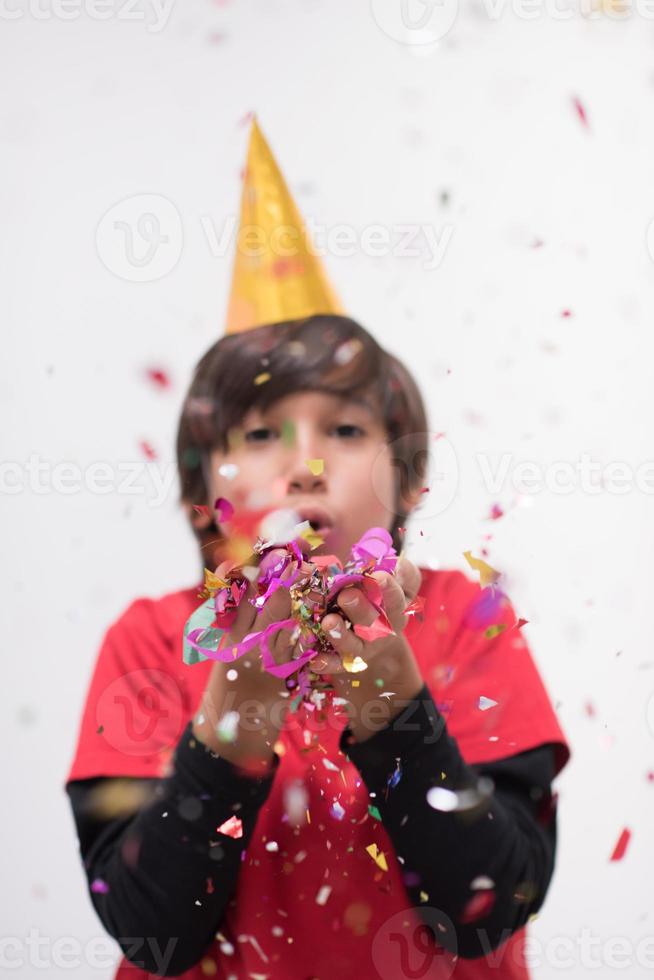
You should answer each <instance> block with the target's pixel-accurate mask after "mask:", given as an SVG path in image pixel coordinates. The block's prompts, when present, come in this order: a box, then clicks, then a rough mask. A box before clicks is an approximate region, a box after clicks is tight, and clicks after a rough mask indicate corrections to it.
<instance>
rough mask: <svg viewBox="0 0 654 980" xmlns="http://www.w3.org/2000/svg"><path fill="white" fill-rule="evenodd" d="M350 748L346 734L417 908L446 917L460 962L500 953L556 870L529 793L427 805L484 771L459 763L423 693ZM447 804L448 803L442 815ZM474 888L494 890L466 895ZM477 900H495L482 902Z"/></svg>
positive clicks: (550, 838) (513, 788)
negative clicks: (434, 794) (459, 807)
mask: <svg viewBox="0 0 654 980" xmlns="http://www.w3.org/2000/svg"><path fill="white" fill-rule="evenodd" d="M347 739H348V736H347V735H346V734H344V737H343V739H342V749H343V751H345V752H346V753H347V754H348V755H349V757H350V758H351V760H352V761H353V762H354V763H355V764H356V765H357V767H358V768H359V770H360V772H361V774H362V777H363V779H364V781H365V783H366V785H367V787H368V790H369V791H370V792H371V793H374V794H375V796H374V797H373V800H372V801H371V802H374V804H375V806H377V808H378V809H379V812H380V816H381V819H382V821H383V823H384V826H385V829H386V831H387V833H388V835H389V837H390V838H391V841H392V842H393V846H394V849H395V851H396V854H397V855H398V857H399V858H401V859H402V864H403V872H404V874H405V882H406V887H407V891H408V893H409V895H410V897H411V899H412V901H413V903H414V905H415V906H416V907H417V908H418V909H419V908H420V907H421V906H428V907H429V908H431V909H433V908H437V909H439V910H441V911H442V912H443V913H445V915H446V916H447V917H448V918H449V920H450V921H451V922H452V924H453V926H454V928H455V930H456V940H455V944H456V952H458V954H459V955H460V956H463V957H470V958H471V957H477V956H482V955H483V954H484V953H485V952H489V951H490V950H491V949H493V948H495V947H497V946H499V945H500V944H501V943H502V942H503V941H504V940H506V939H508V937H509V936H510V935H511V934H512V933H513V932H515V931H516V930H517V929H518V928H520V927H521V926H522V925H524V924H525V923H526V921H527V919H528V918H529V916H530V915H531V914H532V913H533V912H535V911H536V910H537V909H538V908H539V907H540V905H541V904H542V901H543V899H544V897H545V893H546V891H547V887H548V885H549V881H550V879H551V875H552V870H553V864H554V851H555V824H554V822H553V821H552V822H551V823H550V825H549V827H548V828H546V827H544V826H541V825H540V824H539V822H538V820H537V819H536V816H535V810H536V805H535V804H533V803H532V804H530V800H529V790H528V787H527V785H526V784H524V785H523V786H522V788H519V787H518V785H517V783H516V784H515V785H510V784H509V782H508V781H507V782H506V784H505V785H504V786H503V787H502V788H499V787H496V788H495V790H494V791H493V792H492V793H491V794H490V795H489V796H488V797H487V798H486V799H485V800H484V799H480V801H479V803H478V804H477V805H476V806H475V807H474V808H472V809H468V810H466V811H458V812H457V811H456V810H453V811H448V810H446V809H437V808H435V807H434V806H432V805H430V803H429V802H428V801H427V794H428V792H429V790H430V789H432V788H434V787H441V788H444V789H447V790H450V791H454V792H460V791H461V790H465V789H470V788H472V787H475V786H476V785H477V782H478V776H479V774H480V772H483V767H471V766H468V765H467V764H466V763H465V761H464V759H463V757H462V756H461V753H460V751H459V748H458V745H457V742H456V740H455V739H454V738H452V737H451V736H450V735H449V734H448V732H447V728H446V725H445V720H444V718H443V716H442V715H441V714H440V712H439V711H438V708H437V707H436V705H435V704H434V702H433V700H432V698H431V696H430V694H429V691H428V689H427V688H426V686H425V687H424V688H423V690H422V691H421V693H420V696H419V698H417V699H416V701H415V702H414V703H413V704H412V705H411V706H410V707H409V708H407V709H406V710H405V711H403V712H402V713H401V714H400V715H398V716H397V717H396V718H395V720H394V722H393V724H392V725H391V726H390V727H388V728H386V729H384V730H382V731H380V732H378V733H377V734H376V735H375V736H373V737H372V738H371V739H369V740H367V741H365V742H362V743H361V742H358V741H357V740H352V741H351V742H350V743H349V745H348V742H347ZM398 758H399V760H400V763H399V766H398V765H397V761H396V760H397V759H398ZM489 770H490V771H492V767H489ZM394 773H395V775H393V774H394ZM391 784H393V785H391ZM432 802H436V803H437V804H439V805H440V803H439V801H438V800H434V799H433V798H432ZM452 802H453V798H452V797H449V798H447V799H446V800H445V802H444V804H443V806H447V805H448V804H449V803H452ZM480 878H483V879H490V880H491V882H492V883H493V884H492V888H491V889H484V888H482V889H476V888H473V887H472V885H473V882H475V879H480ZM485 884H488V882H485ZM484 890H487V891H488V892H490V891H492V893H493V894H492V895H490V894H487V895H486V896H485V897H480V893H481V891H484ZM485 901H487V902H488V905H487V907H486V908H485V909H484V904H483V903H484V902H485ZM447 943H449V937H448V936H447V935H444V937H443V943H442V945H446V944H447ZM448 948H450V947H449V946H448ZM452 951H455V950H454V948H453V947H452Z"/></svg>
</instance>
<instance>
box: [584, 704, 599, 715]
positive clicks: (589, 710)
mask: <svg viewBox="0 0 654 980" xmlns="http://www.w3.org/2000/svg"><path fill="white" fill-rule="evenodd" d="M584 711H585V712H586V716H587V717H588V718H594V717H595V713H596V712H595V705H594V704H593V702H592V701H586V704H585V705H584Z"/></svg>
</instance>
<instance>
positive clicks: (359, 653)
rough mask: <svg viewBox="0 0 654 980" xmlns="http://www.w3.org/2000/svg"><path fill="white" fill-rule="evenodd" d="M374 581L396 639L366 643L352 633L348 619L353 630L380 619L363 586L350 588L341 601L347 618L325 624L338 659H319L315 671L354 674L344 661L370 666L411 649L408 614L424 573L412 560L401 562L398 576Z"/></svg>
mask: <svg viewBox="0 0 654 980" xmlns="http://www.w3.org/2000/svg"><path fill="white" fill-rule="evenodd" d="M371 577H372V578H374V579H375V581H376V582H378V583H379V586H380V588H381V589H382V592H383V604H384V610H385V612H386V615H387V617H388V621H389V623H390V625H391V628H392V629H393V630H394V631H395V634H396V635H389V636H385V637H379V638H378V639H376V640H373V641H365V640H363V639H362V638H361V637H359V636H357V635H356V633H355V632H354V630H353V629H351V628H350V629H348V627H347V626H346V618H347V619H348V620H349V621H350V623H352V626H354V625H357V624H360V625H362V626H370V625H371V624H372V623H373V622H374V621H375V620H376V619H377V616H378V613H377V610H376V609H375V607H374V606H373V605H372V603H371V602H370V601H369V599H368V598H367V596H366V594H365V592H364V591H363V589H362V588H360V587H359V585H356V586H348V587H346V588H345V589H343V590H342V591H341V592H340V593H339V595H338V599H337V602H338V605H339V607H340V608H341V610H342V611H343V615H339V614H337V613H329V614H328V615H326V616H325V617H324V618H323V619H322V620H321V626H322V628H323V629H324V630H325V631H327V632H328V635H329V639H330V642H331V643H332V645H333V647H334V649H335V650H336V651H337V654H338V656H335V655H334V654H331V655H326V656H322V657H316V658H315V660H314V661H312V664H311V666H312V668H313V669H314V670H317V671H319V672H320V673H330V674H341V673H352V672H351V671H347V670H346V668H345V667H344V666H343V659H345V660H347V661H353V660H354V659H355V658H356V657H359V658H360V659H361V660H363V661H365V662H366V663H368V662H369V661H370V660H371V659H372V658H374V657H375V656H376V655H377V654H379V653H390V652H400V651H404V650H405V649H406V647H407V646H408V644H407V641H406V640H405V638H404V636H403V634H404V630H405V629H406V626H407V623H408V621H409V617H408V616H406V615H405V613H404V610H405V608H406V607H407V605H408V604H409V603H410V602H411V600H412V599H414V598H415V596H416V594H417V592H418V589H419V588H420V582H421V579H422V575H421V572H420V569H419V568H417V567H416V565H414V564H413V562H411V561H409V559H408V558H400V559H399V561H398V563H397V567H396V572H395V574H394V575H391V574H390V573H389V572H374V573H373V575H372V576H371Z"/></svg>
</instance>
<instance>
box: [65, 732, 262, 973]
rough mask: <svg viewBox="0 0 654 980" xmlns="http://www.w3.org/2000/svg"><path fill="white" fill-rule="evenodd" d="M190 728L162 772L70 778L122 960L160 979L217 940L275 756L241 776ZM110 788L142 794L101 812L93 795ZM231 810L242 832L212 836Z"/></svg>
mask: <svg viewBox="0 0 654 980" xmlns="http://www.w3.org/2000/svg"><path fill="white" fill-rule="evenodd" d="M191 725H192V722H189V723H188V725H187V727H186V729H185V731H184V732H183V734H182V737H181V738H180V740H179V742H178V744H177V746H176V750H175V754H174V760H173V771H172V773H171V775H170V776H168V777H167V778H165V779H160V780H159V779H146V780H136V779H130V780H128V781H125V783H124V784H123V786H122V789H121V788H120V781H119V782H117V781H116V780H115V779H109V778H106V777H101V778H98V779H85V780H79V781H71V782H69V783H67V784H66V792H67V794H68V796H69V799H70V802H71V805H72V809H73V816H74V819H75V824H76V828H77V834H78V839H79V844H80V853H81V856H82V860H83V863H84V868H85V871H86V876H87V880H88V886H89V894H90V896H91V901H92V903H93V906H94V907H95V910H96V912H97V914H98V916H99V917H100V920H101V922H102V923H103V925H104V927H105V928H106V930H107V932H108V933H109V935H111V936H113V938H114V939H116V940H117V942H118V943H119V945H120V947H121V949H122V950H123V953H124V954H125V956H126V957H127V959H128V960H129V961H130V962H132V963H134V964H135V965H137V966H139V967H141V969H144V970H146V971H148V972H149V973H156V974H159V975H162V976H177V975H179V974H180V973H182V972H184V970H187V969H189V968H190V967H192V966H194V965H195V964H196V963H197V962H198V961H199V960H200V959H201V957H202V955H203V953H204V952H205V951H206V950H207V949H208V947H209V946H210V945H211V943H212V942H213V941H214V937H215V933H216V929H217V928H218V927H219V924H220V921H221V920H222V918H223V916H224V913H225V909H226V907H227V903H228V902H229V900H230V898H231V897H232V895H233V892H234V889H235V886H236V882H237V878H238V873H239V868H240V864H241V853H242V851H243V850H244V849H245V848H247V845H248V843H249V841H250V839H251V837H252V833H253V831H254V826H255V823H256V818H257V815H258V812H259V810H260V808H261V806H262V805H263V804H264V803H265V801H266V799H267V797H268V795H269V793H270V790H271V788H272V784H273V779H274V774H275V772H276V770H277V767H278V766H279V762H280V758H279V756H277V755H274V757H273V766H272V769H271V772H270V773H269V774H267V775H266V776H263V777H251V776H246V775H241V773H240V772H239V770H238V769H237V767H236V766H234V765H233V764H232V763H231V762H228V761H227V760H226V759H223V758H221V757H219V756H217V755H215V754H214V753H212V752H211V751H210V750H209V749H208V748H207V747H206V746H205V745H204V744H203V743H201V742H199V741H198V740H197V739H195V738H194V737H193V733H192V729H191ZM110 784H111V785H110ZM108 786H110V788H111V789H113V791H114V797H115V796H116V795H117V796H118V797H119V798H120V796H121V794H122V795H123V796H127V794H128V792H129V790H130V789H131V790H132V792H133V791H134V789H135V788H136V789H137V790H138V789H141V790H144V791H145V792H146V794H147V797H146V801H145V802H143V805H141V807H140V809H139V810H138V812H137V813H136V814H134V813H132V814H129V815H126V816H125V815H123V816H121V817H111V818H107V816H106V815H105V816H103V815H102V812H99V810H100V811H101V810H102V806H100V807H99V805H98V801H99V796H100V794H101V793H102V790H103V788H104V789H106V788H107V787H108ZM230 817H237V818H238V819H239V820H240V821H241V822H242V829H243V835H242V837H237V838H232V837H229V836H224V835H223V834H218V833H216V828H217V827H219V826H222V824H223V823H224V822H225V821H226V820H229V818H230Z"/></svg>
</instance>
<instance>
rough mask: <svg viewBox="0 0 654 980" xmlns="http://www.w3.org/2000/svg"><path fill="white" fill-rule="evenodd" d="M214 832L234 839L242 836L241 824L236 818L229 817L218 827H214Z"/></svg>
mask: <svg viewBox="0 0 654 980" xmlns="http://www.w3.org/2000/svg"><path fill="white" fill-rule="evenodd" d="M216 830H217V831H218V833H219V834H225V836H226V837H233V838H234V839H236V838H237V837H242V836H243V823H242V821H241V820H239V818H238V817H230V818H229V820H225V822H224V823H221V825H220V827H216Z"/></svg>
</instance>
